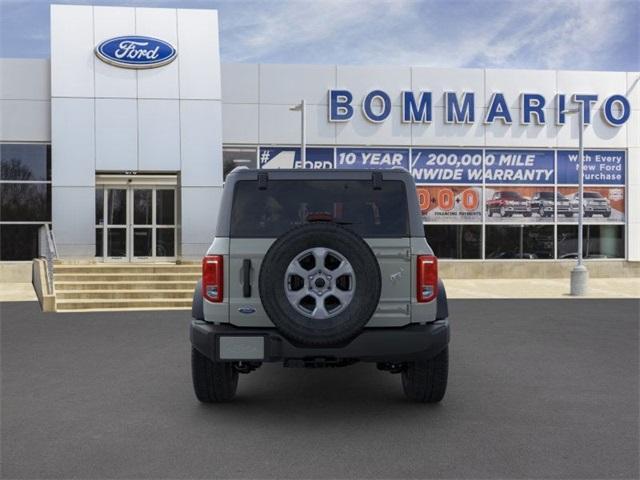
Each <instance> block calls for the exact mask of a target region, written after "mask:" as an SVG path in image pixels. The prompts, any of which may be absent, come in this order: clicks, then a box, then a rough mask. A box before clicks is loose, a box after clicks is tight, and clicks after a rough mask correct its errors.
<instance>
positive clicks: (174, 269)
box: [53, 264, 202, 275]
mask: <svg viewBox="0 0 640 480" xmlns="http://www.w3.org/2000/svg"><path fill="white" fill-rule="evenodd" d="M201 271H202V267H201V266H200V265H195V264H187V265H171V264H167V265H162V264H160V265H159V264H123V265H119V264H115V265H111V264H78V265H74V264H57V265H54V266H53V272H54V273H55V274H76V275H77V274H81V273H92V274H94V273H95V274H98V273H100V274H103V273H126V274H135V273H144V274H148V273H149V274H150V273H154V274H155V273H200V272H201Z"/></svg>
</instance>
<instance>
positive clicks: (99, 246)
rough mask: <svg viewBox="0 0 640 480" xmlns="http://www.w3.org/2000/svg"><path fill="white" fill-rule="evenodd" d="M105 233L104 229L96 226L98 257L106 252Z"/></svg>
mask: <svg viewBox="0 0 640 480" xmlns="http://www.w3.org/2000/svg"><path fill="white" fill-rule="evenodd" d="M103 235H104V229H103V228H96V257H102V255H103V254H104V250H103V245H104V243H103Z"/></svg>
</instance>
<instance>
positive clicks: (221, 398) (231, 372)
mask: <svg viewBox="0 0 640 480" xmlns="http://www.w3.org/2000/svg"><path fill="white" fill-rule="evenodd" d="M191 376H192V379H193V390H194V392H195V394H196V397H197V398H198V400H200V401H201V402H203V403H222V402H229V401H231V400H232V399H233V397H235V395H236V390H237V388H238V372H237V371H236V370H235V369H234V368H233V364H232V363H229V362H213V361H211V360H209V359H208V358H207V357H205V356H204V355H202V354H201V353H200V352H199V351H198V350H196V349H195V348H192V349H191Z"/></svg>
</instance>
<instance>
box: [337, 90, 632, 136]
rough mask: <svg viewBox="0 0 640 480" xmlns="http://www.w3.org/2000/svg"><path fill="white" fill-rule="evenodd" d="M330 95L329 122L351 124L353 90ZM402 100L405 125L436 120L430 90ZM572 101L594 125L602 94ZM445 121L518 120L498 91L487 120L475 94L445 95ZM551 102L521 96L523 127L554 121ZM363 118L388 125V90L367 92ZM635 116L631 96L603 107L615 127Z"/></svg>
mask: <svg viewBox="0 0 640 480" xmlns="http://www.w3.org/2000/svg"><path fill="white" fill-rule="evenodd" d="M328 95H329V121H330V122H348V121H349V120H351V119H352V118H353V115H354V113H355V109H356V107H355V106H354V98H353V94H352V93H351V91H349V90H337V89H335V90H334V89H331V90H329V92H328ZM400 97H401V101H402V108H401V115H402V122H403V123H430V122H431V121H432V120H433V95H432V92H429V91H421V92H418V93H417V94H416V93H414V92H411V91H403V92H401V94H400ZM567 97H568V95H566V94H564V93H559V94H557V95H556V96H555V99H554V102H555V119H553V121H555V123H556V125H564V124H565V122H566V110H567V109H568V107H567V103H568V102H567ZM570 99H571V102H572V103H574V104H576V105H578V106H581V107H582V108H583V109H584V110H583V112H584V123H585V125H589V124H590V123H591V109H592V107H593V104H594V103H595V102H597V101H598V95H596V94H585V93H576V94H573V95H571V97H570ZM443 100H444V109H443V112H444V122H445V123H452V124H456V123H460V124H464V123H475V122H476V121H482V122H484V123H485V124H492V123H494V122H496V121H501V122H503V123H505V124H511V123H513V121H514V118H513V115H512V113H511V109H510V108H509V104H508V102H507V100H506V98H505V95H504V94H503V93H499V92H496V93H494V94H493V95H492V96H491V99H490V100H489V104H488V105H487V112H486V115H485V116H484V118H482V119H480V118H478V115H477V114H476V107H475V93H474V92H464V93H462V94H458V93H456V92H445V93H444V94H443ZM546 105H547V99H546V98H545V97H544V95H541V94H539V93H521V94H520V109H519V110H520V118H519V119H518V121H519V122H520V123H522V124H523V125H529V124H535V125H544V124H545V123H547V122H549V121H551V120H550V119H548V118H547V115H546V112H545V107H546ZM360 110H361V112H362V115H363V116H364V117H365V118H366V119H367V120H369V121H370V122H373V123H381V122H384V121H385V120H386V119H387V118H389V116H390V115H391V97H390V96H389V94H388V93H387V92H385V91H384V90H372V91H370V92H369V93H367V94H366V95H365V96H364V97H363V99H362V102H361V104H360ZM630 115H631V105H630V103H629V100H628V99H627V97H625V96H624V95H621V94H615V95H610V96H609V97H607V98H606V99H605V101H604V103H603V105H602V116H603V117H604V119H605V121H606V122H607V123H608V124H609V125H611V126H612V127H619V126H621V125H624V124H625V123H626V122H627V120H629V116H630Z"/></svg>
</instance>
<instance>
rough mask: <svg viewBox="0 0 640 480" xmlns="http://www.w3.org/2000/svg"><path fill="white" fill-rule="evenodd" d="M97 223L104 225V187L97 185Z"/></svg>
mask: <svg viewBox="0 0 640 480" xmlns="http://www.w3.org/2000/svg"><path fill="white" fill-rule="evenodd" d="M96 225H104V188H100V187H96Z"/></svg>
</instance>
